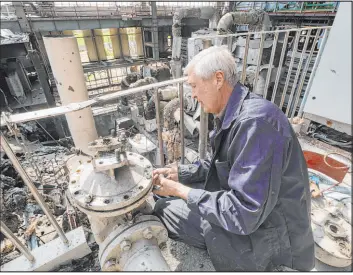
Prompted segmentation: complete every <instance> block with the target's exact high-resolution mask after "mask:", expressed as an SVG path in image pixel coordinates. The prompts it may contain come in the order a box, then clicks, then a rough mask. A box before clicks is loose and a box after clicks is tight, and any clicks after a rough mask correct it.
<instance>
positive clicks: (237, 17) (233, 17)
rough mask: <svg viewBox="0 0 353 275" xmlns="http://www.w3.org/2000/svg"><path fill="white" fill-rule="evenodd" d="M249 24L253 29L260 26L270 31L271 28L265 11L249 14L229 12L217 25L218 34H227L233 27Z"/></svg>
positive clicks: (253, 11)
mask: <svg viewBox="0 0 353 275" xmlns="http://www.w3.org/2000/svg"><path fill="white" fill-rule="evenodd" d="M240 24H248V25H249V26H252V27H257V26H260V27H261V29H262V30H269V27H270V26H271V23H270V20H269V16H268V14H267V13H266V12H265V11H263V10H251V11H249V12H241V11H236V12H228V13H226V14H225V15H223V16H222V18H221V19H220V20H219V22H218V25H217V31H218V33H224V32H227V31H228V30H229V29H230V27H231V26H232V25H240Z"/></svg>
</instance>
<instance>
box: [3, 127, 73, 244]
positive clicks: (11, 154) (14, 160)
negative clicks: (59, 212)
mask: <svg viewBox="0 0 353 275" xmlns="http://www.w3.org/2000/svg"><path fill="white" fill-rule="evenodd" d="M1 147H2V148H3V149H4V151H5V153H6V155H7V157H8V158H9V159H10V161H11V162H12V164H13V166H14V167H15V170H16V171H17V173H18V174H19V175H20V176H21V178H22V180H23V182H24V183H25V184H26V185H27V186H28V188H29V190H30V191H31V193H32V195H33V197H34V198H35V200H36V201H37V202H38V204H39V206H40V207H41V208H42V210H43V212H44V213H45V215H47V217H48V219H49V221H50V223H51V224H52V226H53V227H54V228H55V230H56V232H57V233H58V234H59V236H60V238H61V240H62V241H63V242H64V243H65V244H66V245H68V244H69V241H68V239H67V238H66V236H65V233H64V231H63V230H62V229H61V227H60V226H59V224H58V222H57V221H56V219H55V218H54V216H53V214H52V213H51V212H50V210H49V208H48V206H47V204H46V203H45V201H44V198H43V197H42V196H41V195H40V194H39V192H38V190H37V188H36V186H35V185H34V184H33V182H32V180H31V179H30V178H29V176H28V175H27V173H26V171H25V170H24V169H23V168H22V166H21V164H20V162H19V161H18V159H17V158H16V155H15V153H14V152H13V151H12V149H11V147H10V144H9V143H8V141H7V140H6V138H5V137H4V136H3V134H2V133H1Z"/></svg>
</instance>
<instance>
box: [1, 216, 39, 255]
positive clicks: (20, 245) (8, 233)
mask: <svg viewBox="0 0 353 275" xmlns="http://www.w3.org/2000/svg"><path fill="white" fill-rule="evenodd" d="M0 231H1V232H2V233H4V235H5V237H6V238H8V239H9V240H10V241H11V242H12V243H13V244H14V245H15V246H16V248H17V249H18V250H20V251H21V253H22V254H23V255H24V256H25V257H26V258H27V260H28V261H30V262H34V261H35V259H34V256H33V255H32V254H31V252H30V251H29V250H28V248H27V247H25V246H24V245H23V243H21V242H20V241H19V239H18V238H16V236H15V235H14V234H13V233H12V232H11V230H10V229H9V228H8V227H7V226H6V224H5V223H3V221H1V225H0Z"/></svg>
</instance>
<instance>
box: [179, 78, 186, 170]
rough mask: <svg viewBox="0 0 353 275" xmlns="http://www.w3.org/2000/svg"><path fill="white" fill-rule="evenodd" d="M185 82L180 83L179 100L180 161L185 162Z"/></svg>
mask: <svg viewBox="0 0 353 275" xmlns="http://www.w3.org/2000/svg"><path fill="white" fill-rule="evenodd" d="M183 88H184V87H183V83H179V84H178V90H179V100H180V139H181V143H180V146H181V150H180V151H181V159H180V163H181V164H184V161H185V141H184V136H185V133H184V89H183Z"/></svg>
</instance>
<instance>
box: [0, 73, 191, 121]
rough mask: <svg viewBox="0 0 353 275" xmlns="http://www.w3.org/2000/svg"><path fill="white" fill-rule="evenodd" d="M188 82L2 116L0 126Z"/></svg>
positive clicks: (152, 85)
mask: <svg viewBox="0 0 353 275" xmlns="http://www.w3.org/2000/svg"><path fill="white" fill-rule="evenodd" d="M186 80H187V77H181V78H177V79H172V80H167V81H163V82H157V83H153V84H149V85H145V86H141V87H136V88H131V89H128V90H125V91H118V92H115V93H111V94H107V95H103V96H100V97H96V98H93V99H90V100H86V101H81V102H75V103H70V104H67V105H65V106H61V107H55V108H47V109H43V110H39V111H33V112H27V113H21V114H16V115H10V116H7V118H6V120H5V119H4V117H3V116H1V124H0V125H1V126H5V125H6V123H21V122H27V121H32V120H36V119H40V118H46V117H53V116H59V115H64V114H68V113H71V112H76V111H78V110H82V109H84V108H86V107H88V106H92V105H94V104H96V103H103V102H107V101H112V100H114V99H117V98H120V97H124V96H129V95H134V94H137V93H141V92H144V91H147V90H152V89H157V88H160V87H164V86H169V85H174V84H178V83H182V82H184V81H186Z"/></svg>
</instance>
